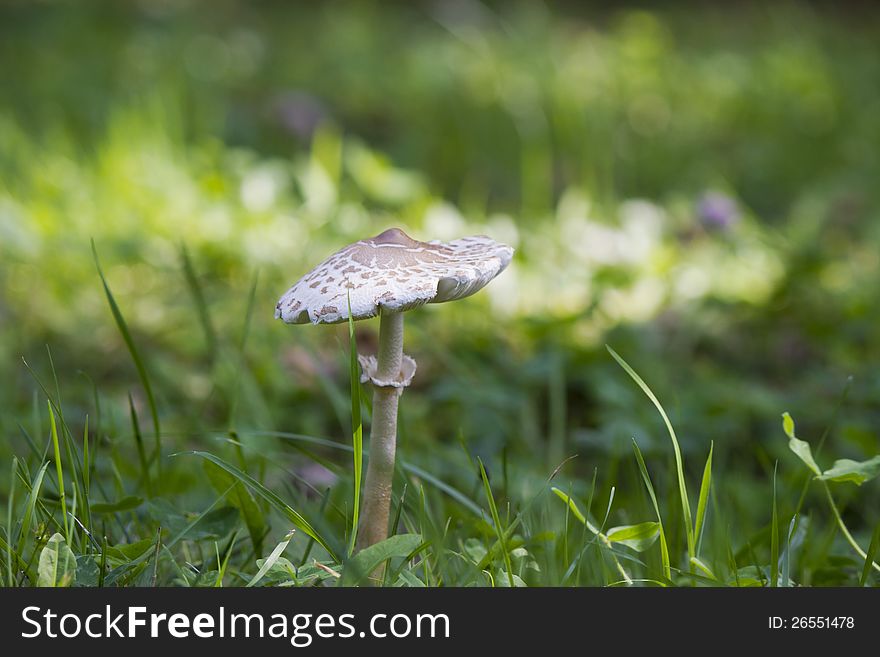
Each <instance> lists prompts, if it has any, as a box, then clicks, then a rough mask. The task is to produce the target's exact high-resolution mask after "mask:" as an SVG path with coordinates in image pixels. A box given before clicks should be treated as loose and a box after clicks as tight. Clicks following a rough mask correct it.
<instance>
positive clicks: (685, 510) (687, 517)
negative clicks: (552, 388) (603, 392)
mask: <svg viewBox="0 0 880 657" xmlns="http://www.w3.org/2000/svg"><path fill="white" fill-rule="evenodd" d="M605 348H606V349H607V350H608V353H610V354H611V356H612V358H614V360H616V361H617V363H618V365H620V366H621V367H622V368H623V370H624V371H625V372H626V373H627V374H628V375H629V377H630V378H631V379H632V380H633V381H635V382H636V384H637V385H638V386H639V388H641V389H642V392H644V393H645V395H646V396H647V397H648V399H650V400H651V403H653V404H654V406H655V408H656V409H657V411H658V412H659V413H660V417H662V418H663V422H664V424H665V425H666V430H667V431H668V432H669V438H670V439H671V440H672V449H673V451H674V452H675V469H676V474H677V475H678V491H679V495H680V496H681V512H682V515H683V517H684V527H685V532H686V534H687V544H688V557H690V558H693V557H695V556H696V543H695V541H694V525H693V520H692V519H691V506H690V502H689V501H688V494H687V483H686V482H685V478H684V462H683V460H682V457H681V448H680V447H679V444H678V438H677V437H676V435H675V429H673V428H672V422H670V421H669V416H668V415H666V411H665V410H663V406H662V405H661V404H660V401H659V400H658V399H657V397H656V396H655V395H654V393H653V392H652V391H651V389H650V388H649V387H648V384H646V383H645V382H644V381H643V380H642V377H640V376H639V375H638V374H636V372H635V370H634V369H633V368H632V367H630V366H629V364H628V363H627V362H626V361H625V360H624V359H623V358H621V356H620V355H618V353H617V352H616V351H614V349H612V348H611V347H610V346H608V345H605Z"/></svg>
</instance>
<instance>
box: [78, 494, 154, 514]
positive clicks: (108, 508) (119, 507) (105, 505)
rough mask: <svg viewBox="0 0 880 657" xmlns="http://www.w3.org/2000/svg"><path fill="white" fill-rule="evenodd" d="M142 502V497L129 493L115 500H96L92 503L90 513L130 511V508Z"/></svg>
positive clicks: (136, 506) (134, 507)
mask: <svg viewBox="0 0 880 657" xmlns="http://www.w3.org/2000/svg"><path fill="white" fill-rule="evenodd" d="M143 503H144V498H142V497H137V496H136V495H129V496H127V497H123V498H122V499H121V500H117V501H115V502H96V503H95V504H92V506H91V509H92V513H96V514H99V513H119V512H120V511H131V510H132V509H136V508H138V507H139V506H140V505H141V504H143Z"/></svg>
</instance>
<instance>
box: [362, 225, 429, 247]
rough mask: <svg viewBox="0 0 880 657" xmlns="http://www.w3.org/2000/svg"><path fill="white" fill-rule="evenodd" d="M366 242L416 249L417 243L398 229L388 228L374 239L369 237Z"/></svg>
mask: <svg viewBox="0 0 880 657" xmlns="http://www.w3.org/2000/svg"><path fill="white" fill-rule="evenodd" d="M367 241H368V242H372V243H373V244H399V245H400V246H409V247H416V246H419V243H418V242H417V241H416V240H414V239H413V238H412V237H410V236H409V235H407V234H406V233H404V232H403V231H402V230H400V229H399V228H389V229H388V230H386V231H385V232H383V233H379V234H378V235H376V237H371V238H370V239H369V240H367Z"/></svg>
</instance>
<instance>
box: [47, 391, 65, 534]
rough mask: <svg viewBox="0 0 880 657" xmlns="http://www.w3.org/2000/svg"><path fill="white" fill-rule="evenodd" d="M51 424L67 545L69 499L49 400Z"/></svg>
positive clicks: (53, 414)
mask: <svg viewBox="0 0 880 657" xmlns="http://www.w3.org/2000/svg"><path fill="white" fill-rule="evenodd" d="M49 426H50V427H51V429H52V449H53V450H54V452H55V472H56V473H57V475H58V495H59V497H60V498H61V515H62V520H63V522H62V526H63V527H64V538H65V540H66V541H67V545H70V524H69V523H68V521H67V500H66V499H65V495H64V468H63V466H62V463H61V449H60V448H59V445H58V428H57V427H56V425H55V412H54V411H53V410H52V402H49Z"/></svg>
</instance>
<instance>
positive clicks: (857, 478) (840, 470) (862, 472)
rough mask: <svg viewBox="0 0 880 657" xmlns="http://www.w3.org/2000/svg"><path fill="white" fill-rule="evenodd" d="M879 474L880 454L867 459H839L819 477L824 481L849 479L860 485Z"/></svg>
mask: <svg viewBox="0 0 880 657" xmlns="http://www.w3.org/2000/svg"><path fill="white" fill-rule="evenodd" d="M878 474H880V454H878V455H877V456H875V457H874V458H872V459H868V460H867V461H851V460H850V459H839V460H837V461H835V462H834V465H833V466H831V468H830V469H828V470H826V471H825V472H823V473H822V474H821V475H820V476H819V479H822V480H825V481H851V482H853V483H854V484H857V485H858V486H861V485H862V484H863V483H865V482H866V481H869V480H871V479H873V478H874V477H876V476H877V475H878Z"/></svg>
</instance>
